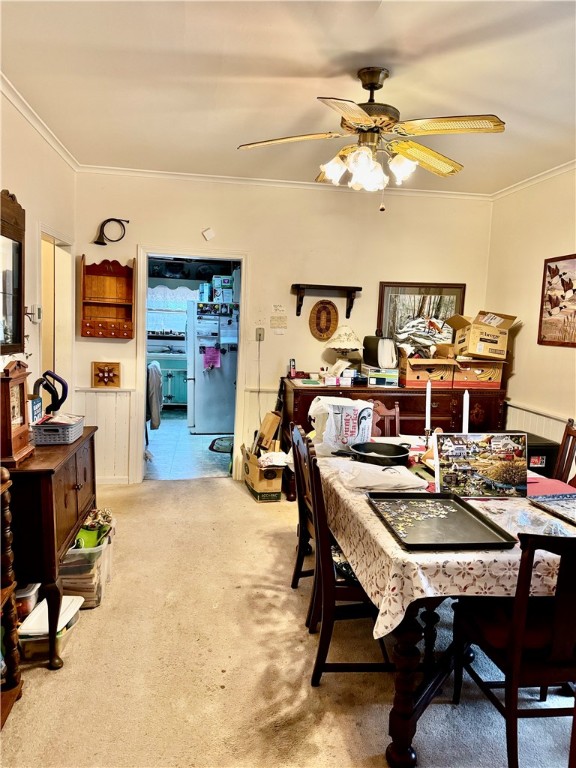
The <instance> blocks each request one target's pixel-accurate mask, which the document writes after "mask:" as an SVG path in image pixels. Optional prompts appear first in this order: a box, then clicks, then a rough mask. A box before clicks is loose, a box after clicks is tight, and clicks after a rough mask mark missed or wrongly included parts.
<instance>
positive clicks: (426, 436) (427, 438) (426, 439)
mask: <svg viewBox="0 0 576 768" xmlns="http://www.w3.org/2000/svg"><path fill="white" fill-rule="evenodd" d="M431 434H432V430H431V429H430V428H428V429H425V430H424V445H425V447H426V449H428V445H429V443H430V435H431Z"/></svg>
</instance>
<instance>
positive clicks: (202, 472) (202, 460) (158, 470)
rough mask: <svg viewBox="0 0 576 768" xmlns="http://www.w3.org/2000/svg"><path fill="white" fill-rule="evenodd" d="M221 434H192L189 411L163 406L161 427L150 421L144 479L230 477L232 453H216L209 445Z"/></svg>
mask: <svg viewBox="0 0 576 768" xmlns="http://www.w3.org/2000/svg"><path fill="white" fill-rule="evenodd" d="M216 437H220V434H218V435H191V434H190V433H189V432H188V427H187V425H186V411H185V410H179V409H170V408H164V409H163V411H162V421H161V422H160V426H159V428H158V429H150V425H149V424H148V446H147V448H148V452H149V454H150V457H151V458H150V460H149V461H147V462H146V473H145V475H144V480H194V479H196V478H199V477H228V475H229V471H228V467H229V463H230V455H229V454H228V453H215V452H214V451H210V450H208V446H209V445H210V443H211V442H212V440H214V438H216Z"/></svg>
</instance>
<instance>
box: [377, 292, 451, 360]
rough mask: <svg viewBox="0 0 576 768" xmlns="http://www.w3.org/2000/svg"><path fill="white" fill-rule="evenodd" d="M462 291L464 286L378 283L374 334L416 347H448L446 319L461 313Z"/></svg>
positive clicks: (448, 338) (449, 334) (449, 337)
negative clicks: (444, 345) (442, 345)
mask: <svg viewBox="0 0 576 768" xmlns="http://www.w3.org/2000/svg"><path fill="white" fill-rule="evenodd" d="M465 291H466V285H465V284H464V283H380V291H379V297H378V319H377V330H376V334H377V335H380V334H381V335H382V336H383V337H384V338H387V339H393V341H394V342H395V343H396V344H406V345H411V346H413V347H416V348H417V347H430V346H432V345H438V344H450V343H451V342H452V338H453V333H454V331H453V330H452V328H451V327H450V326H449V325H447V324H446V320H447V319H448V318H449V317H452V315H460V314H462V311H463V309H464V294H465Z"/></svg>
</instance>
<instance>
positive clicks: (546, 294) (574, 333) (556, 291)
mask: <svg viewBox="0 0 576 768" xmlns="http://www.w3.org/2000/svg"><path fill="white" fill-rule="evenodd" d="M538 344H544V345H549V346H554V347H576V254H574V253H573V254H571V255H570V256H560V257H553V258H551V259H545V260H544V273H543V275H542V294H541V297H540V317H539V322H538Z"/></svg>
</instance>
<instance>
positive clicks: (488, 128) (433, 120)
mask: <svg viewBox="0 0 576 768" xmlns="http://www.w3.org/2000/svg"><path fill="white" fill-rule="evenodd" d="M504 125H505V123H503V122H502V120H500V118H499V117H496V115H459V116H458V115H457V116H455V117H423V118H421V119H420V120H402V121H401V122H399V123H396V125H394V126H393V127H392V128H391V132H392V133H397V134H399V135H400V136H428V135H430V134H434V133H501V132H502V131H503V130H504Z"/></svg>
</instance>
